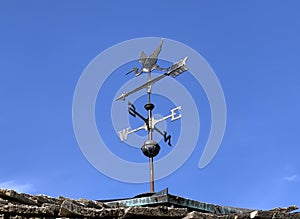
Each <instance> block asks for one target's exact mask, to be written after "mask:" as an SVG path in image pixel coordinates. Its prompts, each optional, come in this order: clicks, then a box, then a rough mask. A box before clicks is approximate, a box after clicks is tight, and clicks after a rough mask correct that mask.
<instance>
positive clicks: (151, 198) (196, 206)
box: [101, 189, 253, 214]
mask: <svg viewBox="0 0 300 219" xmlns="http://www.w3.org/2000/svg"><path fill="white" fill-rule="evenodd" d="M101 202H104V204H105V205H106V206H108V207H112V208H113V207H133V206H158V205H165V206H173V207H176V208H178V207H179V208H187V209H189V210H191V211H193V210H196V211H200V212H208V213H214V214H234V213H243V212H250V211H253V210H250V209H240V208H233V207H226V206H219V205H213V204H208V203H204V202H199V201H195V200H191V199H186V198H182V197H179V196H174V195H170V194H169V193H168V189H164V190H162V191H160V192H157V193H147V194H145V196H144V197H143V196H142V195H139V196H137V197H136V198H129V199H120V200H110V201H103V200H102V201H101Z"/></svg>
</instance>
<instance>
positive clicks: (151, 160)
mask: <svg viewBox="0 0 300 219" xmlns="http://www.w3.org/2000/svg"><path fill="white" fill-rule="evenodd" d="M149 162H150V192H154V169H153V157H150V158H149Z"/></svg>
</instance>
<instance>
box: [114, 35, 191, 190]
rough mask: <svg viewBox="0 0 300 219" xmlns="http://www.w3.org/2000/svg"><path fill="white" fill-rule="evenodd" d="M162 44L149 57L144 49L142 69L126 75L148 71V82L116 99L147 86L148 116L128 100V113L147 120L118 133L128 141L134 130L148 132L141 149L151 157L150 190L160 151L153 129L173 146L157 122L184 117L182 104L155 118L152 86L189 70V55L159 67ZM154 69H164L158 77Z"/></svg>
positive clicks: (152, 186) (122, 98)
mask: <svg viewBox="0 0 300 219" xmlns="http://www.w3.org/2000/svg"><path fill="white" fill-rule="evenodd" d="M162 45H163V40H162V41H161V42H160V44H159V46H158V47H157V48H156V50H155V51H154V52H153V53H152V54H151V55H150V56H149V57H147V56H146V54H145V52H144V51H142V52H141V56H140V58H139V60H138V61H139V63H141V64H142V67H141V68H140V69H139V68H138V67H134V68H133V69H132V70H130V71H129V72H128V73H126V75H127V74H130V73H132V72H134V74H135V76H136V77H137V76H139V75H141V74H142V73H143V72H145V73H148V80H147V81H146V83H144V84H142V85H140V86H139V87H137V88H135V89H133V90H131V91H129V92H124V93H122V95H121V96H120V97H118V98H117V99H116V101H117V100H125V99H126V97H128V96H129V95H131V94H133V93H135V92H137V91H139V90H141V89H143V88H145V89H146V90H147V94H148V102H147V103H146V104H145V106H144V108H145V109H146V110H147V112H148V117H147V118H145V117H144V116H142V115H141V114H140V113H138V112H137V111H136V108H135V106H134V105H133V104H132V103H130V102H128V113H129V114H130V115H131V116H133V117H136V116H138V117H139V118H141V119H142V120H143V121H144V122H145V123H144V125H142V126H140V127H138V128H136V129H131V128H130V127H128V128H126V129H123V130H121V131H119V132H118V133H119V137H120V140H121V141H126V140H127V137H128V135H129V134H131V133H134V132H137V131H139V130H143V129H144V130H146V131H147V132H148V140H146V141H145V143H144V145H143V146H142V148H141V149H142V151H143V154H144V155H145V156H147V157H148V158H149V163H150V192H154V169H153V157H155V156H156V155H158V153H159V151H160V146H159V144H158V143H157V142H156V141H154V140H153V131H156V132H158V133H159V134H160V135H162V136H163V138H164V141H165V142H167V143H168V145H169V146H171V135H168V134H167V132H166V131H161V130H160V129H158V128H157V127H156V124H157V123H159V122H162V121H164V120H167V119H169V118H171V122H172V121H174V120H177V119H180V118H181V117H182V115H181V113H180V112H179V111H180V110H181V106H178V107H175V108H174V109H171V110H170V112H171V113H170V114H169V115H167V116H165V117H163V118H161V119H155V118H153V116H152V110H153V109H154V104H152V103H151V90H152V86H153V84H154V83H155V82H157V81H159V80H161V79H163V78H164V77H167V76H170V75H171V76H172V77H173V78H175V77H177V76H178V75H180V74H181V73H183V72H185V71H187V70H188V67H187V66H186V60H187V58H188V57H185V58H183V59H181V60H180V61H178V62H176V63H174V64H173V65H172V66H170V67H168V68H161V67H159V66H158V64H157V60H158V55H159V53H160V51H161V48H162ZM154 70H158V71H162V72H163V74H162V75H160V76H158V77H155V78H151V72H152V71H154Z"/></svg>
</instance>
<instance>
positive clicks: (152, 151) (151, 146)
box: [142, 140, 160, 157]
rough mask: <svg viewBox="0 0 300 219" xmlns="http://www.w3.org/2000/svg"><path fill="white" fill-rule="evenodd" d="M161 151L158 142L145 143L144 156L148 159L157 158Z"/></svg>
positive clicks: (149, 141)
mask: <svg viewBox="0 0 300 219" xmlns="http://www.w3.org/2000/svg"><path fill="white" fill-rule="evenodd" d="M159 150H160V146H159V145H158V143H157V142H156V141H153V140H147V141H145V143H144V145H143V147H142V151H143V154H144V155H145V156H147V157H155V156H156V155H158V153H159Z"/></svg>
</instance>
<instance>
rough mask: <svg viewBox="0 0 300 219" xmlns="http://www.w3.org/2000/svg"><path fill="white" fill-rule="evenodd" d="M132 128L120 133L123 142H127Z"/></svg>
mask: <svg viewBox="0 0 300 219" xmlns="http://www.w3.org/2000/svg"><path fill="white" fill-rule="evenodd" d="M129 130H130V128H126V129H123V130H122V131H119V132H118V133H119V137H120V140H121V141H126V140H127V137H128V132H129Z"/></svg>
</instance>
